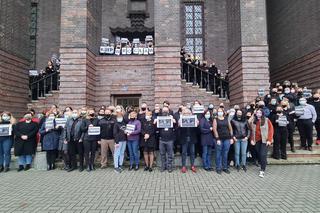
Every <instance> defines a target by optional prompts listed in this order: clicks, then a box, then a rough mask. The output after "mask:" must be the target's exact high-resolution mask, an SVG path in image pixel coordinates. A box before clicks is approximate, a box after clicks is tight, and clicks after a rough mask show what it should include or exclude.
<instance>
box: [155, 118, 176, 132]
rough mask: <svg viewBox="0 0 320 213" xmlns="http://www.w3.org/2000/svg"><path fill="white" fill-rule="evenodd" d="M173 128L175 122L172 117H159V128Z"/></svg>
mask: <svg viewBox="0 0 320 213" xmlns="http://www.w3.org/2000/svg"><path fill="white" fill-rule="evenodd" d="M172 127H173V121H172V118H171V117H170V116H158V117H157V128H163V129H168V128H172Z"/></svg>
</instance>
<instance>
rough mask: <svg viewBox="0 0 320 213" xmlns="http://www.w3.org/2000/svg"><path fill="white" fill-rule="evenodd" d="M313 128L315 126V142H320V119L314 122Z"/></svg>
mask: <svg viewBox="0 0 320 213" xmlns="http://www.w3.org/2000/svg"><path fill="white" fill-rule="evenodd" d="M319 116H320V115H319ZM314 126H315V128H316V131H317V140H320V119H317V120H316V122H315V123H314Z"/></svg>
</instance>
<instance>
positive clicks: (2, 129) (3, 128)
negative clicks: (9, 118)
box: [0, 124, 12, 136]
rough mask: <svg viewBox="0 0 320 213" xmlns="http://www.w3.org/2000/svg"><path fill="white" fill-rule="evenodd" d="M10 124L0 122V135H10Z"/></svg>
mask: <svg viewBox="0 0 320 213" xmlns="http://www.w3.org/2000/svg"><path fill="white" fill-rule="evenodd" d="M11 135H12V125H11V124H0V136H11Z"/></svg>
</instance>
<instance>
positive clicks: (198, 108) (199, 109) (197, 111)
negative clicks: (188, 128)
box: [192, 105, 204, 114]
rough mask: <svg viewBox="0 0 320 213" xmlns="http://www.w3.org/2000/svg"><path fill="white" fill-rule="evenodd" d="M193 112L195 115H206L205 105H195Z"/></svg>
mask: <svg viewBox="0 0 320 213" xmlns="http://www.w3.org/2000/svg"><path fill="white" fill-rule="evenodd" d="M192 112H193V113H194V114H202V113H204V106H203V105H194V106H193V107H192Z"/></svg>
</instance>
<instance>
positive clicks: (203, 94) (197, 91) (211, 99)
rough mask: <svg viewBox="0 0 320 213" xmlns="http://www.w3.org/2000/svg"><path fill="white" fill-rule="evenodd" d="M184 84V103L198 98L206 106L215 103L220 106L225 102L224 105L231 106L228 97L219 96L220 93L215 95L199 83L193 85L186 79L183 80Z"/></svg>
mask: <svg viewBox="0 0 320 213" xmlns="http://www.w3.org/2000/svg"><path fill="white" fill-rule="evenodd" d="M181 85H182V91H183V93H182V102H183V103H185V104H186V103H193V102H194V101H195V100H198V101H200V102H201V104H203V105H204V106H208V105H209V104H213V105H214V106H215V107H216V106H219V104H220V103H223V104H224V106H225V107H226V108H227V109H228V108H229V104H230V102H229V100H227V99H226V98H219V95H213V93H212V91H210V92H209V91H206V89H204V88H200V87H199V86H198V85H196V86H195V85H193V83H191V82H190V83H189V82H187V81H186V80H185V79H182V80H181Z"/></svg>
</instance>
